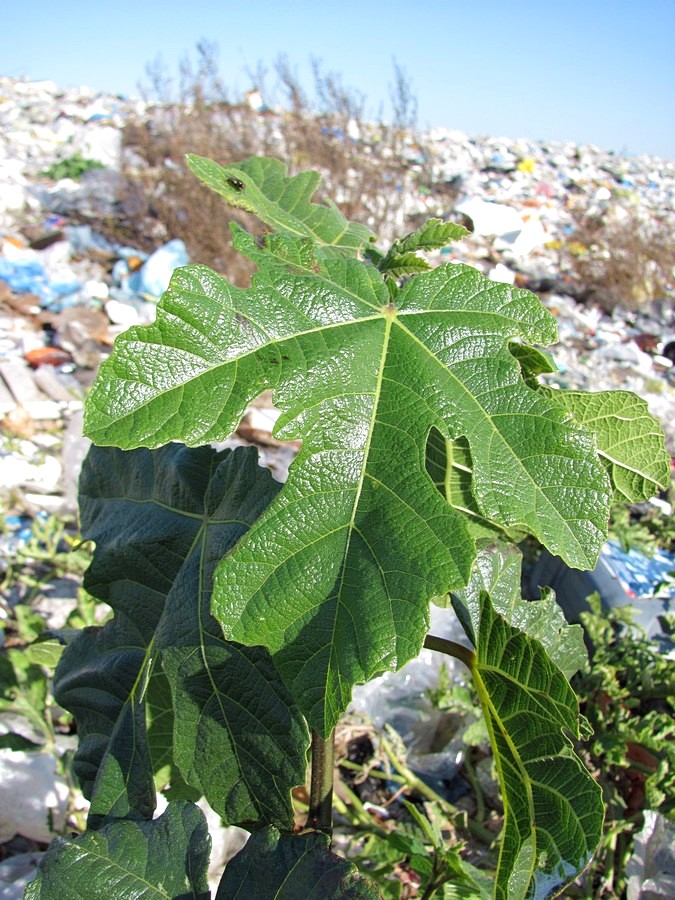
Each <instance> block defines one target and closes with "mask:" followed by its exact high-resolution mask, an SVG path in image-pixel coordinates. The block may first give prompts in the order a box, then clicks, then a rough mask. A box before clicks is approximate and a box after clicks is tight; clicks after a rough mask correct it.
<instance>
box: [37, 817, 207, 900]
mask: <svg viewBox="0 0 675 900" xmlns="http://www.w3.org/2000/svg"><path fill="white" fill-rule="evenodd" d="M210 849H211V840H210V838H209V832H208V828H207V827H206V820H205V818H204V815H203V813H202V811H201V810H200V809H199V808H198V807H197V806H194V805H193V804H191V803H185V802H182V801H175V802H174V803H170V804H169V805H168V807H167V808H166V811H165V812H164V813H163V815H161V816H160V817H159V818H157V819H154V820H149V821H130V820H125V819H118V820H109V821H107V822H105V823H104V824H103V825H102V827H101V828H100V829H99V830H98V831H87V832H85V833H84V834H81V835H79V836H78V837H74V838H72V837H58V838H56V839H55V840H54V841H52V843H51V845H50V847H49V850H48V851H47V852H46V853H45V855H44V857H43V858H42V860H41V861H40V867H39V869H38V874H37V877H36V878H35V880H34V881H32V882H31V883H30V884H29V885H28V887H27V888H26V892H25V894H24V897H25V900H65V898H68V900H126V898H129V900H130V898H132V897H133V898H134V900H179V898H185V900H188V898H190V900H208V898H209V897H210V892H209V888H208V882H207V878H206V875H207V870H208V866H209V853H210Z"/></svg>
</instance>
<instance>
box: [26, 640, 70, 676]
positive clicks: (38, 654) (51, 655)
mask: <svg viewBox="0 0 675 900" xmlns="http://www.w3.org/2000/svg"><path fill="white" fill-rule="evenodd" d="M24 652H25V654H26V656H27V657H28V659H29V660H30V662H32V663H34V664H35V665H36V666H44V668H45V669H55V668H56V666H57V663H58V661H59V660H60V659H61V654H62V653H63V643H62V642H61V641H60V640H58V639H57V638H55V637H50V636H48V635H45V636H43V637H39V638H38V639H37V640H36V641H33V643H32V644H29V645H28V646H27V647H26V649H25V651H24Z"/></svg>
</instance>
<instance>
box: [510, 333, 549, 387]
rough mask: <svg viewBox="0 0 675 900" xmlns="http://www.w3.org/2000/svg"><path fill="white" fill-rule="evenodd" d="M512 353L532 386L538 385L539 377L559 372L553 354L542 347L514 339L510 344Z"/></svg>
mask: <svg viewBox="0 0 675 900" xmlns="http://www.w3.org/2000/svg"><path fill="white" fill-rule="evenodd" d="M509 350H510V351H511V353H512V355H513V356H515V358H516V359H517V360H518V365H519V366H520V369H521V371H522V373H523V378H524V379H525V381H526V382H527V383H528V384H529V385H530V386H531V387H538V386H539V383H538V381H537V377H538V376H539V375H547V374H549V373H550V372H557V371H558V367H557V366H556V364H555V360H554V359H553V356H552V355H551V354H550V353H548V352H547V351H546V350H542V349H541V347H528V346H526V345H525V344H519V343H518V342H517V341H514V342H513V343H512V344H510V345H509Z"/></svg>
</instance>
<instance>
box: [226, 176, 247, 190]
mask: <svg viewBox="0 0 675 900" xmlns="http://www.w3.org/2000/svg"><path fill="white" fill-rule="evenodd" d="M227 183H228V184H229V185H230V187H231V188H234V190H235V191H243V190H244V188H245V186H246V185H245V184H244V182H243V181H240V180H239V178H234V177H233V176H230V177H229V178H228V179H227Z"/></svg>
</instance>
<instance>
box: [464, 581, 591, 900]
mask: <svg viewBox="0 0 675 900" xmlns="http://www.w3.org/2000/svg"><path fill="white" fill-rule="evenodd" d="M476 589H477V585H475V586H474V590H473V591H471V596H472V599H471V605H472V606H475V605H476V604H477V606H478V610H477V612H478V627H477V630H476V631H475V632H473V631H472V628H468V629H467V634H468V635H469V637H470V638H472V640H473V641H474V642H475V643H474V645H475V648H476V655H475V662H474V663H473V666H472V675H473V678H474V681H475V684H476V687H477V690H478V694H479V698H480V702H481V706H482V708H483V712H484V714H485V718H486V722H487V726H488V732H489V734H490V742H491V744H492V750H493V753H494V757H495V763H496V766H497V772H498V775H499V782H500V786H501V791H502V798H503V802H504V826H503V831H502V839H501V849H500V855H499V863H498V867H497V874H496V882H495V897H497V898H505V900H520V898H522V900H525V898H528V900H535V898H536V900H545V898H549V897H552V896H555V895H557V893H559V892H560V891H561V890H562V889H563V888H564V887H565V886H566V885H567V884H569V883H571V882H572V881H573V880H574V879H575V878H576V877H577V876H578V875H579V874H580V873H581V872H582V871H583V869H584V868H585V867H586V866H587V865H588V863H589V862H590V860H591V857H592V855H593V853H594V851H595V848H596V847H597V845H598V842H599V840H600V837H601V834H602V822H603V814H604V807H603V803H602V794H601V790H600V787H599V785H597V784H596V783H595V781H594V780H593V778H592V777H591V775H590V773H589V772H587V771H586V769H585V768H584V766H583V765H582V763H581V762H580V760H579V759H578V757H577V756H576V755H575V754H574V752H573V749H572V743H571V740H570V738H569V737H567V735H571V736H572V737H573V738H578V737H579V708H578V703H577V699H576V696H575V694H574V692H573V691H572V688H571V687H570V685H569V683H568V681H567V680H566V678H565V676H564V675H563V673H562V672H561V671H560V669H559V668H558V667H557V666H555V665H554V664H553V663H552V662H551V660H550V659H549V657H548V655H547V653H546V651H545V650H544V648H543V646H542V645H541V643H539V641H537V640H535V639H534V638H531V637H530V636H529V635H527V634H525V633H523V632H521V631H519V630H518V629H516V628H514V627H513V626H512V625H510V624H509V623H508V622H507V620H506V619H505V618H504V617H503V616H502V615H500V614H499V613H497V612H496V611H495V609H494V607H493V605H492V602H491V600H490V596H489V594H488V593H487V592H486V591H484V590H481V591H480V594H479V596H478V597H476V596H475V590H476ZM467 593H469V592H467ZM474 619H475V610H474V611H473V615H472V622H473V620H474Z"/></svg>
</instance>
